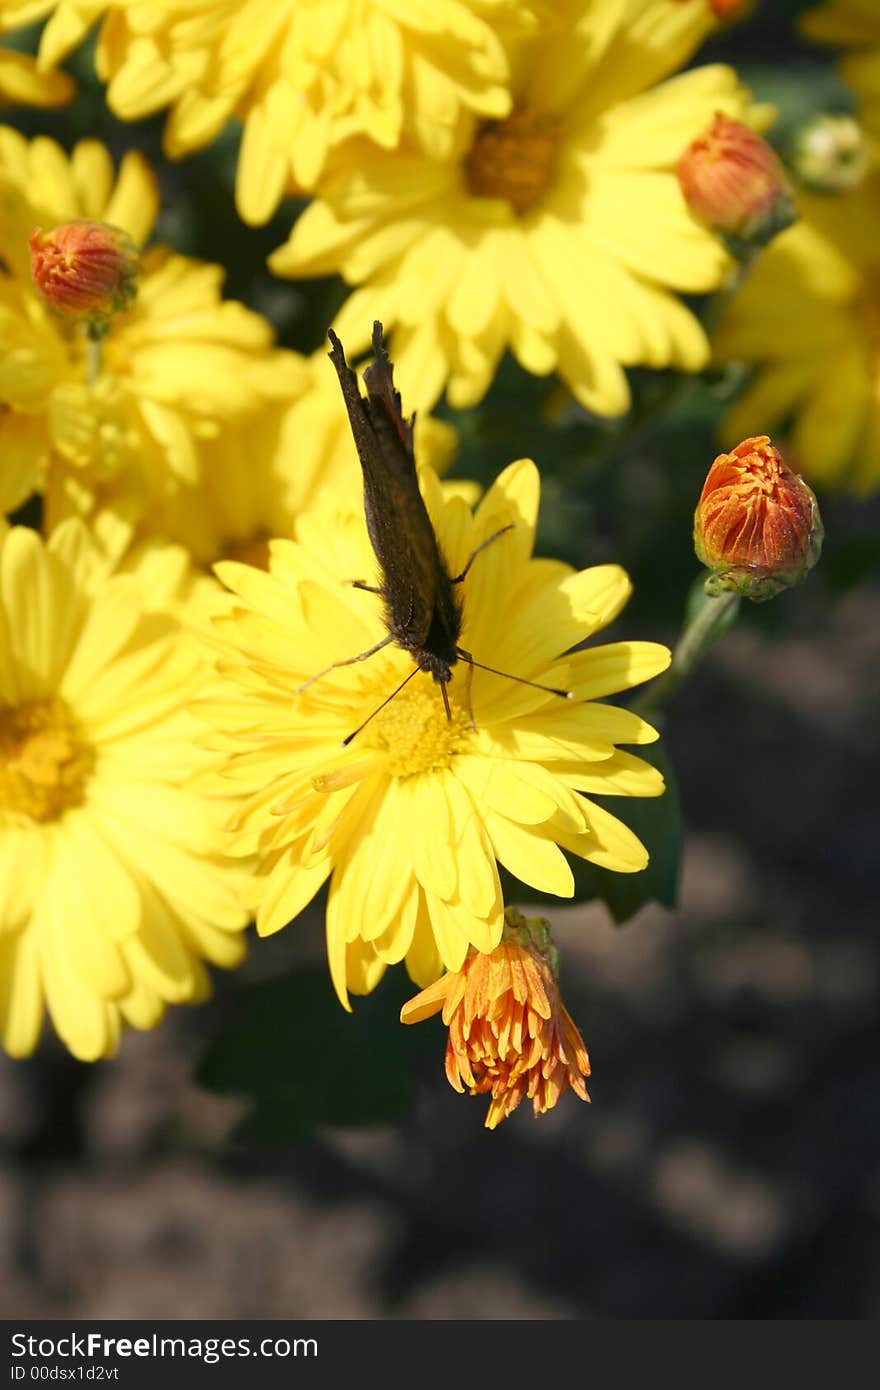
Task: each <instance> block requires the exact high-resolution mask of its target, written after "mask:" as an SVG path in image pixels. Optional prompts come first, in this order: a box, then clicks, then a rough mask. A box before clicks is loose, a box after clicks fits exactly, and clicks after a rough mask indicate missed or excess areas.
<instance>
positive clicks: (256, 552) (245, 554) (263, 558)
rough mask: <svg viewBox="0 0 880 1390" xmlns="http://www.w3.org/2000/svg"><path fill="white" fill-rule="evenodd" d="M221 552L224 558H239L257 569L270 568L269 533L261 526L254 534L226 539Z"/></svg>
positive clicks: (239, 560) (241, 562)
mask: <svg viewBox="0 0 880 1390" xmlns="http://www.w3.org/2000/svg"><path fill="white" fill-rule="evenodd" d="M221 554H222V556H223V559H224V560H238V562H239V563H240V564H242V565H253V566H254V568H255V569H260V570H268V568H269V533H268V532H267V531H264V530H263V529H262V528H260V529H258V530H257V531H255V532H254V534H253V535H252V536H246V537H244V538H241V539H239V540H227V541H224V543H223V545H222V547H221Z"/></svg>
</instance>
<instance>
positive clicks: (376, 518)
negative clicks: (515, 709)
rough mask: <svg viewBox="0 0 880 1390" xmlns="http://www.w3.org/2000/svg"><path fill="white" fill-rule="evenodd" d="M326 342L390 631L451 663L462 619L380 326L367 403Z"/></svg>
mask: <svg viewBox="0 0 880 1390" xmlns="http://www.w3.org/2000/svg"><path fill="white" fill-rule="evenodd" d="M329 338H330V341H331V343H332V344H333V351H332V352H331V353H330V360H331V362H332V363H333V365H334V367H335V368H336V372H337V374H338V376H339V382H340V385H341V387H342V394H343V397H344V399H345V404H346V408H347V410H348V417H349V420H350V421H351V428H352V433H353V435H354V441H355V445H356V447H357V451H358V457H359V458H360V463H361V469H362V471H363V477H364V510H365V512H366V520H367V530H368V532H369V535H370V541H371V542H372V546H373V550H374V551H375V552H376V559H377V560H378V562H379V567H380V569H381V571H382V593H383V597H384V599H385V603H386V606H387V610H388V625H389V628H390V630H391V632H392V633H393V634H394V636H395V637H396V638H397V639H398V640H399V641H400V643H401V645H403V646H406V647H407V648H408V649H409V650H411V651H417V650H419V649H421V648H423V647H424V646H425V644H426V643H428V644H429V647H436V648H437V650H438V654H440V655H442V656H443V657H444V659H446V660H450V661H454V660H455V656H454V650H455V644H456V642H457V640H458V636H459V632H460V628H461V617H460V612H459V608H458V604H457V602H456V598H455V595H454V592H453V588H452V583H451V581H450V578H449V574H448V572H447V569H446V565H445V563H444V561H443V557H442V555H441V554H440V549H439V546H438V545H437V538H436V536H435V534H434V528H433V526H432V525H431V519H430V517H429V516H428V511H427V508H426V506H425V503H424V500H423V498H422V494H421V492H420V491H419V483H418V476H417V473H416V464H415V455H414V453H413V429H412V420H406V419H404V416H403V411H402V408H401V401H400V394H399V392H398V391H397V390H396V388H395V386H394V381H393V376H392V366H391V362H390V361H389V358H388V354H387V352H386V351H385V347H384V344H383V341H382V325H381V324H380V323H375V324H374V325H373V351H374V354H375V361H374V362H373V363H372V364H371V365H370V366H369V367H368V368H367V369H366V371H365V372H364V384H365V385H366V387H367V397H366V400H365V399H363V397H362V396H361V394H360V391H359V389H358V382H357V377H356V375H355V373H354V372H353V371H352V370H351V368H350V367H349V365H348V363H347V362H346V360H345V352H344V350H343V347H342V344H341V343H340V341H339V339H338V338H337V337H336V335H335V333H333V331H332V330H330V333H329ZM447 648H448V651H447ZM441 649H442V650H441Z"/></svg>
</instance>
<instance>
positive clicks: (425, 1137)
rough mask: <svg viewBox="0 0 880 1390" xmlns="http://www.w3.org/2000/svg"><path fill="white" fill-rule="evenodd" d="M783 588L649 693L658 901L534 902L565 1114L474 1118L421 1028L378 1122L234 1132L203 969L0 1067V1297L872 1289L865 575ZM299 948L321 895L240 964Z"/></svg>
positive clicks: (869, 717)
mask: <svg viewBox="0 0 880 1390" xmlns="http://www.w3.org/2000/svg"><path fill="white" fill-rule="evenodd" d="M808 593H809V585H808V586H807V587H805V589H804V590H802V591H800V594H799V595H798V596H797V597H795V596H787V597H784V598H782V599H781V600H779V602H780V603H785V604H788V605H789V610H788V612H789V614H795V613H797V614H800V615H801V616H800V617H799V619H798V620H797V622H796V625H795V629H794V631H792V630H791V629H789V630H788V631H789V635H787V636H782V637H779V636H775V637H772V638H768V637H767V636H765V635H761V633H760V631H759V629H756V628H753V627H751V626H748V625H747V626H745V627H741V628H740V629H738V630H737V631H735V632H734V633H732V634H731V635H730V636H729V637H728V638H727V639H726V640H725V641H724V642H723V643H722V645H721V646H720V647H719V648H718V649H717V650H716V652H715V653H714V654H713V656H712V657H711V659H710V660H709V662H708V663H707V665H706V666H705V667H704V668H703V670H702V671H701V673H700V674H699V676H698V677H697V678H696V679H695V680H694V681H693V682H692V684H691V686H690V687H689V688H688V689H687V691H686V692H684V693H683V695H682V697H681V698H680V700H679V702H678V703H677V704H676V706H675V709H674V711H673V712H672V714H671V715H670V718H669V722H668V726H667V729H666V736H667V738H668V740H669V744H670V748H671V751H672V754H673V758H674V761H675V763H676V766H677V767H678V769H679V775H680V782H681V789H682V796H683V802H684V808H685V814H686V817H687V821H688V825H689V835H688V845H687V855H686V862H685V866H684V876H683V888H682V898H681V907H680V910H679V911H678V912H677V913H675V914H673V913H670V912H667V911H664V910H661V909H660V908H654V907H651V908H648V909H646V910H645V911H644V912H643V913H642V914H641V915H640V916H639V917H638V918H637V919H636V920H635V921H634V922H632V923H630V924H629V925H628V926H627V927H625V928H623V929H621V930H616V929H615V928H613V927H612V926H611V924H610V922H609V920H608V918H607V914H606V913H605V911H604V909H602V908H600V907H598V906H595V905H593V906H588V907H578V908H568V909H566V908H562V909H560V910H558V911H556V912H555V913H554V914H553V917H554V922H555V924H556V936H557V940H558V942H559V945H560V947H561V949H562V953H563V964H564V985H565V997H566V1001H567V1003H568V1006H569V1008H570V1011H571V1012H572V1014H573V1015H574V1016H575V1018H576V1019H577V1020H578V1022H579V1023H580V1025H581V1027H582V1030H583V1033H584V1035H585V1038H586V1040H587V1044H588V1047H589V1050H590V1053H591V1058H592V1062H593V1072H594V1078H593V1084H592V1086H591V1092H592V1097H593V1103H592V1105H591V1106H590V1107H589V1108H588V1107H586V1106H583V1105H581V1104H579V1103H577V1102H575V1100H574V1099H573V1098H571V1097H570V1096H569V1097H566V1098H565V1100H564V1102H563V1103H562V1104H561V1105H560V1106H559V1108H558V1109H557V1111H555V1112H554V1113H552V1114H551V1115H549V1116H547V1117H545V1119H544V1120H543V1121H542V1122H540V1123H538V1122H535V1121H533V1119H532V1117H531V1114H530V1113H526V1111H525V1108H524V1107H523V1108H522V1109H521V1111H520V1112H518V1113H517V1114H516V1115H515V1116H514V1117H513V1118H512V1119H511V1120H509V1121H508V1122H507V1123H506V1124H505V1125H503V1126H502V1127H501V1129H500V1130H498V1131H497V1132H496V1133H494V1134H488V1133H487V1132H485V1131H484V1130H483V1129H482V1119H483V1115H484V1111H485V1102H484V1101H482V1100H474V1101H470V1100H468V1099H466V1098H463V1097H460V1096H457V1095H455V1094H454V1093H453V1092H452V1091H451V1090H450V1089H449V1088H448V1086H447V1085H446V1082H445V1081H444V1079H443V1076H442V1058H441V1056H440V1055H438V1056H437V1058H436V1068H435V1069H434V1070H432V1071H426V1073H425V1075H424V1076H423V1078H422V1080H421V1083H420V1089H419V1099H418V1103H417V1106H416V1108H415V1112H414V1114H413V1115H412V1117H411V1118H410V1120H409V1121H408V1122H407V1123H406V1124H404V1125H402V1126H399V1127H395V1128H388V1129H381V1130H374V1131H360V1132H355V1131H344V1132H340V1131H331V1130H327V1131H324V1132H322V1133H320V1134H319V1135H318V1136H317V1137H315V1138H313V1139H311V1140H309V1141H308V1142H304V1143H302V1144H299V1145H295V1146H288V1147H285V1148H282V1149H274V1150H267V1149H263V1150H260V1151H257V1150H254V1149H242V1148H235V1147H232V1146H230V1145H229V1144H228V1143H226V1142H225V1136H226V1135H227V1133H228V1130H229V1128H230V1126H231V1124H232V1123H233V1121H234V1119H235V1118H236V1115H237V1113H238V1107H237V1104H236V1103H235V1102H233V1101H224V1100H222V1099H219V1098H217V1097H214V1096H209V1095H207V1094H205V1093H203V1092H200V1091H199V1090H198V1089H197V1088H196V1087H195V1086H194V1085H193V1084H192V1082H191V1081H190V1080H189V1079H188V1078H189V1076H190V1074H191V1067H192V1062H193V1059H194V1058H195V1057H197V1056H198V1055H199V1053H200V1050H201V1049H202V1047H203V1045H204V1035H205V1034H206V1032H207V1030H208V1028H209V1026H210V1024H211V1023H212V1021H213V1020H214V1019H215V1012H212V1011H216V1010H217V1009H218V1008H219V1007H220V1006H221V1002H222V996H223V991H224V990H228V989H229V988H230V987H231V982H230V983H226V984H224V985H222V986H221V990H220V995H221V1002H217V1003H214V1004H212V1005H209V1006H207V1007H206V1008H204V1009H201V1010H191V1011H186V1010H180V1009H178V1010H173V1011H172V1012H171V1014H170V1015H169V1017H168V1019H167V1021H166V1023H165V1024H164V1025H163V1026H162V1027H161V1028H160V1029H158V1030H156V1031H155V1032H153V1033H151V1034H147V1035H144V1036H136V1035H132V1036H130V1037H129V1038H128V1039H127V1040H126V1042H125V1044H124V1046H123V1048H122V1050H121V1053H120V1055H119V1057H118V1058H117V1059H116V1060H115V1061H114V1062H113V1063H110V1064H101V1065H99V1066H95V1067H91V1068H90V1067H84V1066H78V1065H76V1064H74V1063H72V1062H70V1061H69V1060H68V1059H67V1058H66V1057H64V1056H63V1055H62V1054H61V1053H60V1051H59V1050H57V1049H56V1048H54V1047H52V1046H47V1047H46V1048H45V1049H44V1051H43V1052H42V1053H41V1054H40V1055H39V1056H38V1057H36V1058H34V1059H33V1060H31V1061H29V1062H27V1063H18V1064H15V1063H12V1062H10V1061H8V1060H3V1061H2V1062H0V1136H2V1138H0V1304H2V1308H3V1315H4V1316H5V1317H7V1318H12V1317H19V1316H29V1317H50V1316H62V1317H70V1318H77V1319H84V1318H94V1317H141V1318H151V1317H157V1318H158V1317H213V1318H224V1317H243V1318H248V1317H260V1316H262V1317H277V1318H284V1317H320V1318H328V1317H346V1318H371V1319H377V1318H379V1319H385V1318H432V1319H436V1318H451V1317H466V1318H484V1317H493V1318H517V1319H523V1318H525V1319H545V1318H547V1319H554V1318H591V1317H594V1316H599V1317H602V1316H611V1317H619V1318H639V1317H655V1318H657V1317H659V1318H677V1317H700V1318H741V1317H799V1318H816V1317H832V1316H833V1317H851V1318H864V1317H871V1316H873V1315H876V1314H877V1313H878V1312H880V1013H878V998H880V954H878V920H880V914H878V902H880V891H878V890H880V853H878V847H880V824H878V796H877V786H878V782H880V721H878V698H877V697H878V691H880V595H878V594H877V593H876V592H870V591H864V590H862V591H860V592H856V591H853V592H851V593H850V594H849V595H847V596H845V597H843V598H840V599H838V600H836V601H835V603H833V604H824V603H821V602H820V603H815V604H813V605H812V606H811V602H810V601H809V600H808ZM801 596H803V600H806V602H804V601H803V600H802V597H801ZM783 626H784V624H783ZM299 950H303V951H305V952H307V953H309V952H311V953H315V952H316V951H319V950H320V927H319V923H317V922H316V921H314V920H312V921H304V922H302V923H301V924H298V926H297V927H296V928H294V929H293V930H292V931H289V932H287V933H283V934H282V937H281V938H279V939H277V940H276V941H274V942H270V943H257V945H256V948H255V951H254V953H253V955H252V961H251V964H250V966H249V967H248V968H249V969H250V970H252V971H253V970H255V969H257V970H259V969H263V970H265V969H266V968H267V966H268V967H270V968H272V969H274V968H275V967H276V966H277V965H280V964H281V963H283V962H284V961H286V960H287V959H288V958H290V953H291V952H295V951H299ZM264 953H265V954H264ZM285 953H287V954H285ZM294 1065H295V1059H294V1058H291V1066H294Z"/></svg>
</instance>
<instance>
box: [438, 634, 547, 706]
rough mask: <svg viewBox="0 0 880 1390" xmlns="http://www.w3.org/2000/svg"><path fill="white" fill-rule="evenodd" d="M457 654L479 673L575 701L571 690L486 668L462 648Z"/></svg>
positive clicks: (490, 667)
mask: <svg viewBox="0 0 880 1390" xmlns="http://www.w3.org/2000/svg"><path fill="white" fill-rule="evenodd" d="M455 654H456V656H457V657H458V658H459V660H460V661H463V662H465V664H466V665H467V666H475V667H476V668H477V670H478V671H488V672H489V673H490V675H493V676H503V677H504V679H505V680H508V681H516V682H517V684H519V685H530V686H531V687H532V689H533V690H544V691H546V693H547V694H548V695H558V696H559V697H560V699H563V700H573V699H574V693H573V692H572V691H571V690H557V688H556V686H554V685H541V683H540V681H529V680H526V678H525V676H513V675H511V673H510V672H509V671H499V670H498V668H497V666H484V665H483V663H482V661H474V658H473V657H472V656H471V654H470V652H464V651H462V649H461V647H456V649H455Z"/></svg>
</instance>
